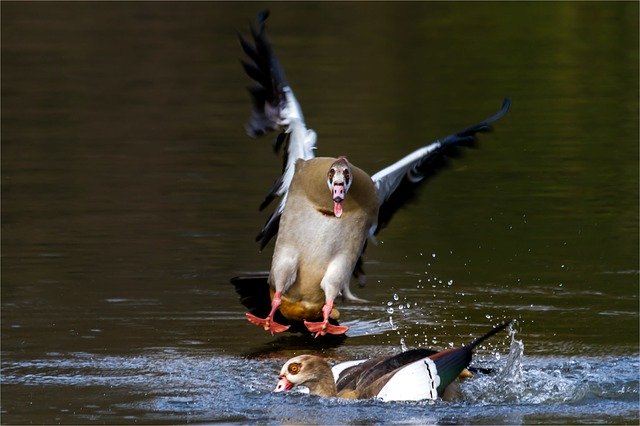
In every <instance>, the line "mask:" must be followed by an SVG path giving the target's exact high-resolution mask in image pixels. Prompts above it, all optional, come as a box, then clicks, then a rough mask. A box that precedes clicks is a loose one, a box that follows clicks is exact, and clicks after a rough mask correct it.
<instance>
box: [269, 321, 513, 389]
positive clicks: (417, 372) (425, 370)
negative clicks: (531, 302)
mask: <svg viewBox="0 0 640 426" xmlns="http://www.w3.org/2000/svg"><path fill="white" fill-rule="evenodd" d="M511 323H512V321H508V322H505V323H502V324H500V325H498V326H497V327H495V328H493V329H492V330H490V331H489V332H488V333H486V334H485V335H483V336H481V337H479V338H477V339H475V340H473V341H472V342H470V343H468V344H466V345H464V346H462V347H459V348H452V349H447V350H444V351H440V352H437V351H433V350H429V349H424V348H418V349H411V350H408V351H405V352H401V353H399V354H397V355H392V356H383V357H378V358H373V359H370V360H358V361H348V362H345V363H341V364H338V365H336V366H334V367H330V366H329V364H328V363H327V361H325V360H324V359H323V358H321V357H319V356H316V355H300V356H297V357H294V358H291V359H290V360H288V361H287V362H286V363H285V364H284V365H283V366H282V369H281V370H280V375H279V381H278V384H277V385H276V388H275V389H274V391H275V392H283V391H288V390H291V389H293V388H294V387H295V386H306V387H307V388H308V389H309V392H310V393H311V394H314V395H318V396H324V397H339V398H347V399H365V398H378V399H381V400H383V401H420V400H425V399H431V400H433V399H437V398H439V397H442V396H443V395H445V393H446V392H447V388H448V387H449V386H450V385H451V384H452V383H453V382H454V380H455V379H456V378H457V377H459V376H460V375H462V374H463V373H464V372H466V368H467V367H468V366H469V363H470V362H471V359H472V355H473V350H474V348H475V347H476V346H477V345H478V344H479V343H481V342H482V341H484V340H486V339H488V338H489V337H491V336H493V335H494V334H496V333H497V332H499V331H500V330H503V329H504V328H506V327H507V326H509V325H510V324H511ZM465 375H466V374H465Z"/></svg>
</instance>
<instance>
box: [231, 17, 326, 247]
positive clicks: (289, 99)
mask: <svg viewBox="0 0 640 426" xmlns="http://www.w3.org/2000/svg"><path fill="white" fill-rule="evenodd" d="M268 16H269V12H268V11H263V12H260V13H259V14H258V16H257V18H256V24H255V26H251V37H252V39H253V43H251V42H250V41H248V40H247V39H246V38H244V37H243V36H241V35H240V36H239V37H240V45H241V46H242V50H244V52H245V53H246V54H247V56H248V58H249V61H244V60H243V61H242V66H243V67H244V70H245V72H246V73H247V75H248V76H249V77H251V78H252V79H253V80H254V81H255V84H254V85H253V86H251V87H249V92H250V93H251V96H252V98H253V109H252V111H251V117H250V118H249V122H248V123H247V125H246V131H247V134H248V135H249V136H251V137H254V138H255V137H257V136H261V135H264V134H266V133H269V132H270V131H274V130H277V131H279V132H280V133H279V134H278V136H277V137H276V139H275V140H274V144H273V147H274V151H275V152H276V153H277V152H278V151H279V150H280V149H281V148H283V160H284V161H283V165H282V175H281V176H280V177H279V178H278V179H277V180H276V182H275V183H274V185H273V187H272V188H271V190H270V191H269V193H268V194H267V196H266V197H265V199H264V201H263V202H262V204H261V205H260V210H262V209H264V208H265V207H266V206H267V205H269V203H271V201H273V200H274V199H275V198H276V197H280V203H279V204H278V206H277V207H276V209H275V211H274V212H273V213H272V214H271V216H270V217H269V219H268V220H267V223H266V224H265V226H264V227H263V228H262V231H260V233H259V234H258V236H257V237H256V241H259V242H260V248H261V249H262V248H264V246H265V245H266V244H267V243H268V242H269V240H271V238H272V237H273V236H274V235H275V234H276V233H277V232H278V225H279V222H280V216H281V215H282V212H283V211H284V206H285V202H286V199H287V191H288V190H289V185H290V184H291V180H292V179H293V173H294V171H295V163H296V161H297V160H298V159H304V160H309V159H311V158H313V157H314V156H315V155H314V149H315V144H316V133H315V132H314V131H313V130H311V129H307V126H306V124H305V122H304V116H303V115H302V109H301V108H300V105H299V104H298V101H297V100H296V98H295V96H294V95H293V91H292V90H291V87H289V84H288V83H287V80H286V77H285V74H284V71H283V69H282V66H281V65H280V62H279V61H278V58H277V57H276V55H275V54H274V53H273V49H272V48H271V43H270V42H269V39H268V38H267V34H266V31H265V21H266V20H267V17H268Z"/></svg>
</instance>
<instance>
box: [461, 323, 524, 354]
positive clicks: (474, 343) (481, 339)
mask: <svg viewBox="0 0 640 426" xmlns="http://www.w3.org/2000/svg"><path fill="white" fill-rule="evenodd" d="M515 322H516V319H511V320H508V321H505V322H503V323H501V324H498V325H496V326H495V327H493V328H492V329H491V330H489V331H488V332H487V333H485V334H484V335H482V336H480V337H477V338H475V339H473V341H471V343H469V344H468V345H466V346H467V347H469V348H471V349H473V348H475V347H476V346H478V345H479V344H480V343H482V342H484V341H485V340H487V339H488V338H490V337H491V336H493V335H495V334H497V333H499V332H500V331H502V330H504V329H505V328H507V327H510V326H512V325H513V324H515Z"/></svg>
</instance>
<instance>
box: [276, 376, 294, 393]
mask: <svg viewBox="0 0 640 426" xmlns="http://www.w3.org/2000/svg"><path fill="white" fill-rule="evenodd" d="M292 388H293V383H291V382H290V381H289V380H287V378H286V377H284V376H282V377H280V380H278V384H277V385H276V388H275V389H274V390H273V391H274V392H284V391H288V390H291V389H292Z"/></svg>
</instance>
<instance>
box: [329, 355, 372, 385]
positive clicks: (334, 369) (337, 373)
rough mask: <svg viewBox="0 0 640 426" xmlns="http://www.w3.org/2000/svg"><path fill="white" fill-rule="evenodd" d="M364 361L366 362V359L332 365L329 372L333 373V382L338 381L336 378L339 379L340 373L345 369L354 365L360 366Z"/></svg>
mask: <svg viewBox="0 0 640 426" xmlns="http://www.w3.org/2000/svg"><path fill="white" fill-rule="evenodd" d="M365 361H367V360H366V359H359V360H356V361H346V362H341V363H340V364H336V365H334V366H333V367H331V372H332V373H333V381H334V382H337V381H338V377H340V373H342V372H343V371H344V370H346V369H347V368H349V367H353V366H354V365H358V364H362V363H363V362H365Z"/></svg>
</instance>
